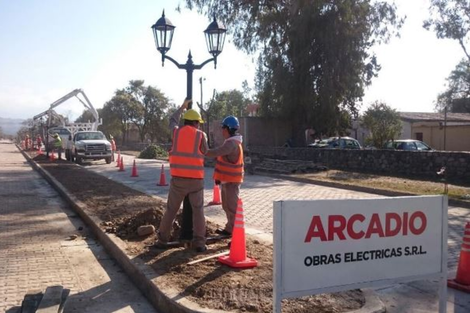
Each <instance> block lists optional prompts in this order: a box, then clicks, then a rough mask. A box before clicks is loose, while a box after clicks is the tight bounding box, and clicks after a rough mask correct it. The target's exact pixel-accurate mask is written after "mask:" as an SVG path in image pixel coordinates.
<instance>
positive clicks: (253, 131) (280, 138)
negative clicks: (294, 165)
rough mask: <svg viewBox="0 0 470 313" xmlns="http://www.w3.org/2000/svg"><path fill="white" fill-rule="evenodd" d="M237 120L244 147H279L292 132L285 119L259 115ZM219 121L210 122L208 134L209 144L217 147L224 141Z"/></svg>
mask: <svg viewBox="0 0 470 313" xmlns="http://www.w3.org/2000/svg"><path fill="white" fill-rule="evenodd" d="M238 120H239V122H240V130H239V133H240V135H242V136H243V145H244V146H245V147H247V146H251V145H254V146H269V147H280V146H282V145H284V144H285V143H286V141H287V140H288V139H289V138H290V137H291V134H292V131H291V127H290V123H288V121H285V120H279V119H270V118H261V117H242V118H239V119H238ZM220 123H221V120H217V121H213V122H211V125H210V130H209V134H208V136H209V137H210V141H211V146H215V147H217V146H220V145H222V144H223V142H224V138H223V136H222V130H221V128H220Z"/></svg>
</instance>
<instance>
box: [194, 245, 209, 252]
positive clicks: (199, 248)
mask: <svg viewBox="0 0 470 313" xmlns="http://www.w3.org/2000/svg"><path fill="white" fill-rule="evenodd" d="M206 251H207V246H206V245H204V246H201V247H196V252H197V253H202V252H206Z"/></svg>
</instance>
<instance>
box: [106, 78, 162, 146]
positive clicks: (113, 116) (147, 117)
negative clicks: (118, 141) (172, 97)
mask: <svg viewBox="0 0 470 313" xmlns="http://www.w3.org/2000/svg"><path fill="white" fill-rule="evenodd" d="M169 107H170V101H169V100H168V98H167V97H165V95H164V94H163V93H162V92H161V91H160V90H158V89H156V88H155V87H152V86H145V85H144V81H143V80H131V81H130V82H129V86H127V87H125V88H123V89H119V90H117V91H116V92H115V95H114V97H113V98H112V99H111V100H110V101H108V102H107V103H106V104H105V105H104V107H103V110H102V115H103V129H106V130H107V132H108V133H110V134H111V133H112V134H117V133H120V134H122V136H123V143H124V142H126V136H127V133H128V130H129V127H130V125H131V124H134V125H135V126H136V127H137V129H138V131H139V138H140V140H141V142H143V141H144V139H145V138H146V136H147V135H148V136H149V137H150V139H151V140H152V141H154V140H158V139H160V140H165V141H166V138H167V137H168V134H169V130H168V121H165V119H167V114H166V113H167V111H168V109H169Z"/></svg>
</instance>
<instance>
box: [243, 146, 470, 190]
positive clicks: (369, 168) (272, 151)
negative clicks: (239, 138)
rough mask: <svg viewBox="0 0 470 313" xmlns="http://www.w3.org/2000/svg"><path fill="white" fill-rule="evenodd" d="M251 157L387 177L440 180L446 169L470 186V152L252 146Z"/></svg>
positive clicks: (447, 173)
mask: <svg viewBox="0 0 470 313" xmlns="http://www.w3.org/2000/svg"><path fill="white" fill-rule="evenodd" d="M246 152H247V153H246V154H247V155H250V156H252V157H253V156H260V157H269V158H278V159H288V160H305V161H313V162H315V163H318V164H321V165H325V166H327V167H328V168H332V169H341V170H350V171H358V172H369V173H376V174H386V175H406V176H421V177H423V176H425V177H430V178H431V177H434V178H436V177H437V174H436V172H437V171H439V170H440V169H441V167H443V166H445V167H446V175H447V178H448V179H458V180H463V181H466V182H470V152H449V151H432V152H417V151H395V150H335V149H314V148H279V147H272V148H270V147H259V146H250V147H249V150H248V151H246Z"/></svg>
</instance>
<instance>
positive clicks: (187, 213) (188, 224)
mask: <svg viewBox="0 0 470 313" xmlns="http://www.w3.org/2000/svg"><path fill="white" fill-rule="evenodd" d="M181 217H182V221H181V230H180V240H192V239H193V208H192V206H191V202H189V196H186V197H184V200H183V213H182V214H181Z"/></svg>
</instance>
